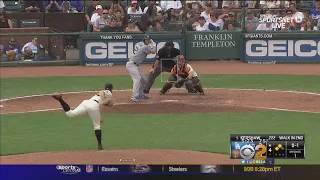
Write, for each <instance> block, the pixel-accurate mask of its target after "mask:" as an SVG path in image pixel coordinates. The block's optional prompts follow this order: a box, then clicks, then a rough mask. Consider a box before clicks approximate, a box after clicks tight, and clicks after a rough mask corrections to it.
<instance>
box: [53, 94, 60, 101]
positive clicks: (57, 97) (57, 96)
mask: <svg viewBox="0 0 320 180" xmlns="http://www.w3.org/2000/svg"><path fill="white" fill-rule="evenodd" d="M52 97H53V98H54V99H56V100H60V99H62V95H61V94H60V93H56V94H54V95H52Z"/></svg>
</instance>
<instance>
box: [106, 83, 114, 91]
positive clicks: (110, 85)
mask: <svg viewBox="0 0 320 180" xmlns="http://www.w3.org/2000/svg"><path fill="white" fill-rule="evenodd" d="M104 89H105V90H109V91H112V89H113V85H112V84H111V83H107V84H106V85H105V86H104Z"/></svg>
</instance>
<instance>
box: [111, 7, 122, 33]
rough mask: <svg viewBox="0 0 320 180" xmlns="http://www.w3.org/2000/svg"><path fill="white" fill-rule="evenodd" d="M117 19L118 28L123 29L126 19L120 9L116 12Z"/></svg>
mask: <svg viewBox="0 0 320 180" xmlns="http://www.w3.org/2000/svg"><path fill="white" fill-rule="evenodd" d="M109 12H110V11H109ZM115 18H116V20H117V24H118V27H120V28H123V26H124V20H125V19H124V18H123V16H122V14H121V11H120V10H119V9H118V10H116V11H115Z"/></svg>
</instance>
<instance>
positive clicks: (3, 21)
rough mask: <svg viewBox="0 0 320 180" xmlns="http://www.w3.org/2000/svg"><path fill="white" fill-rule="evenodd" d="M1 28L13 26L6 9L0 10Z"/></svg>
mask: <svg viewBox="0 0 320 180" xmlns="http://www.w3.org/2000/svg"><path fill="white" fill-rule="evenodd" d="M0 28H12V21H11V19H9V18H8V16H7V13H6V12H5V11H4V10H1V11H0Z"/></svg>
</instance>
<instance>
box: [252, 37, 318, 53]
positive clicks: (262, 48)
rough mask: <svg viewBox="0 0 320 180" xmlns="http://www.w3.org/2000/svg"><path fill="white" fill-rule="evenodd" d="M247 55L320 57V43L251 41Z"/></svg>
mask: <svg viewBox="0 0 320 180" xmlns="http://www.w3.org/2000/svg"><path fill="white" fill-rule="evenodd" d="M246 54H247V56H251V57H265V56H269V57H270V56H273V57H290V56H292V57H293V56H298V57H314V56H320V41H318V42H317V41H314V40H296V41H295V40H249V41H247V42H246Z"/></svg>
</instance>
